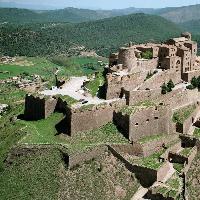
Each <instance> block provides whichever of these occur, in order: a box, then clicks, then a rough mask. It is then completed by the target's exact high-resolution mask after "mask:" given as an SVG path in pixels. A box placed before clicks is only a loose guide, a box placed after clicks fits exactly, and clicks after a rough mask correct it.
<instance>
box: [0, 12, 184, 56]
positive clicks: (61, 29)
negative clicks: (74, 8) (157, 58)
mask: <svg viewBox="0 0 200 200" xmlns="http://www.w3.org/2000/svg"><path fill="white" fill-rule="evenodd" d="M0 31H1V32H0V51H1V53H3V54H7V55H16V54H18V55H27V56H38V55H49V54H60V53H67V52H68V50H69V49H70V48H72V47H74V46H81V45H84V46H85V47H86V48H88V49H90V50H91V49H94V50H96V52H97V53H98V54H100V55H108V54H109V53H110V51H113V50H115V49H117V48H118V47H119V46H121V45H123V44H124V43H127V42H129V41H132V42H134V43H141V42H148V41H163V40H166V39H168V38H170V37H174V36H177V35H179V34H180V32H181V30H180V29H179V28H178V27H177V26H176V25H175V24H173V23H171V22H169V21H167V20H165V19H163V18H162V17H159V16H153V15H146V14H133V15H127V16H121V17H115V18H109V19H104V20H99V21H95V22H85V23H80V24H69V23H67V24H66V23H48V24H28V25H20V26H16V25H2V27H1V29H0Z"/></svg>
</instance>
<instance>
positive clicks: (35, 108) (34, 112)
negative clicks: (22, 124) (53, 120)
mask: <svg viewBox="0 0 200 200" xmlns="http://www.w3.org/2000/svg"><path fill="white" fill-rule="evenodd" d="M56 104H57V100H56V99H55V98H52V97H35V96H33V95H26V98H25V110H24V115H25V118H26V119H27V120H40V119H46V118H47V117H49V116H50V115H51V114H52V113H53V112H54V111H55V108H56Z"/></svg>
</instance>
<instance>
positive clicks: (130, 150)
mask: <svg viewBox="0 0 200 200" xmlns="http://www.w3.org/2000/svg"><path fill="white" fill-rule="evenodd" d="M109 146H110V147H111V148H113V149H115V150H116V151H117V152H119V153H121V154H122V153H124V154H129V155H135V156H143V148H142V145H141V144H137V143H134V144H114V145H109Z"/></svg>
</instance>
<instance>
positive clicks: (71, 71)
mask: <svg viewBox="0 0 200 200" xmlns="http://www.w3.org/2000/svg"><path fill="white" fill-rule="evenodd" d="M50 60H51V62H52V63H55V64H56V65H58V66H61V67H64V72H65V74H66V75H67V76H68V77H70V76H88V75H90V74H94V73H95V72H96V71H102V70H103V67H104V66H101V64H100V63H99V62H98V61H102V60H103V61H104V62H107V59H103V58H102V59H100V58H96V57H69V58H68V57H66V56H55V57H53V58H51V59H50ZM104 62H103V63H104Z"/></svg>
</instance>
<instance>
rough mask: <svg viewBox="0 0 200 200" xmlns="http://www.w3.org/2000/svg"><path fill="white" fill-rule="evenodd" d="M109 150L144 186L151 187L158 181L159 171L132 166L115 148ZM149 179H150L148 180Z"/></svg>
mask: <svg viewBox="0 0 200 200" xmlns="http://www.w3.org/2000/svg"><path fill="white" fill-rule="evenodd" d="M108 150H109V151H110V152H111V153H112V154H113V155H114V156H115V157H116V158H118V159H119V160H120V161H121V162H123V163H124V164H125V167H126V168H127V169H128V170H129V171H130V172H133V173H135V176H136V178H137V179H138V180H139V181H140V183H141V185H142V186H145V187H150V186H151V185H152V184H153V183H154V182H156V180H157V171H156V170H153V169H150V168H146V167H142V166H138V165H133V164H131V163H130V162H129V161H128V160H127V159H125V158H124V156H123V155H122V154H120V152H118V151H117V150H115V149H114V148H113V147H111V146H109V147H108ZM147 177H148V178H147Z"/></svg>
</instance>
